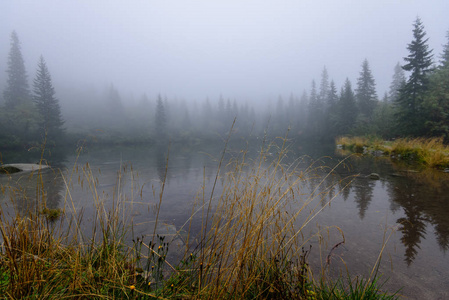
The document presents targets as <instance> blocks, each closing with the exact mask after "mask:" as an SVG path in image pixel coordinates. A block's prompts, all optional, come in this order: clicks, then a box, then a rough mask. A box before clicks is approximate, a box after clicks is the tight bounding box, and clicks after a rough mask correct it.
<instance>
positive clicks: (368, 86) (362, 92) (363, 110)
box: [355, 59, 377, 122]
mask: <svg viewBox="0 0 449 300" xmlns="http://www.w3.org/2000/svg"><path fill="white" fill-rule="evenodd" d="M355 91H356V99H357V104H358V108H359V113H360V114H361V115H362V119H363V120H364V121H365V122H370V121H371V120H372V116H373V112H374V109H375V108H376V105H377V93H376V83H375V81H374V77H373V75H372V73H371V70H370V67H369V63H368V60H367V59H365V60H364V61H363V63H362V71H361V72H360V76H359V78H358V79H357V88H356V90H355Z"/></svg>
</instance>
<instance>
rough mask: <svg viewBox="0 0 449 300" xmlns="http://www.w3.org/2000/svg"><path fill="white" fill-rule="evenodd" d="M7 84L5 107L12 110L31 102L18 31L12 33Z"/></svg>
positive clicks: (4, 94)
mask: <svg viewBox="0 0 449 300" xmlns="http://www.w3.org/2000/svg"><path fill="white" fill-rule="evenodd" d="M6 72H7V74H8V79H7V85H6V88H5V90H4V92H3V97H4V101H5V108H6V109H8V110H12V109H14V108H15V107H17V106H18V105H21V104H27V103H29V102H30V100H31V97H30V90H29V85H28V77H27V74H26V70H25V63H24V61H23V57H22V52H21V50H20V41H19V37H18V36H17V33H16V32H15V31H13V32H12V33H11V48H10V51H9V56H8V68H7V71H6Z"/></svg>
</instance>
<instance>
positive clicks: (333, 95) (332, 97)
mask: <svg viewBox="0 0 449 300" xmlns="http://www.w3.org/2000/svg"><path fill="white" fill-rule="evenodd" d="M337 101H338V95H337V88H336V86H335V82H334V81H333V80H331V83H330V85H329V93H328V95H327V107H328V108H330V109H332V108H333V107H334V106H335V104H336V103H337Z"/></svg>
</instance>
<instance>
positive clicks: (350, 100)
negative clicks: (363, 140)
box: [335, 78, 357, 134]
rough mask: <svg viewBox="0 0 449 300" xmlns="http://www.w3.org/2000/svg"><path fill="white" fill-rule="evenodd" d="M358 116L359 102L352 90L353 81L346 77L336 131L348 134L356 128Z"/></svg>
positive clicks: (338, 105) (338, 110)
mask: <svg viewBox="0 0 449 300" xmlns="http://www.w3.org/2000/svg"><path fill="white" fill-rule="evenodd" d="M356 118H357V103H356V100H355V95H354V92H353V90H352V85H351V81H349V79H348V78H346V81H345V84H344V86H343V88H342V89H341V93H340V99H339V101H338V104H337V110H336V116H335V121H336V131H337V133H338V134H348V133H350V132H351V130H352V129H353V128H354V123H355V121H356Z"/></svg>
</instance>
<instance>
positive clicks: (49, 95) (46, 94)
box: [33, 56, 64, 141]
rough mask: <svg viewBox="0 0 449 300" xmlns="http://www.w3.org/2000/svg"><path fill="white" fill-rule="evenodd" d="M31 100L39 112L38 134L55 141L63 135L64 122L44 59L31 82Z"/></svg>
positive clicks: (40, 61) (41, 59) (41, 58)
mask: <svg viewBox="0 0 449 300" xmlns="http://www.w3.org/2000/svg"><path fill="white" fill-rule="evenodd" d="M33 93H34V95H33V100H34V103H35V104H36V108H37V110H38V112H39V115H40V119H39V121H38V126H39V132H40V134H41V135H42V136H44V135H45V134H46V135H47V139H49V140H51V141H56V140H57V139H60V138H61V137H62V135H63V133H64V130H63V127H62V126H63V124H64V121H63V119H62V115H61V108H60V106H59V102H58V100H57V99H56V98H55V90H54V88H53V84H52V81H51V75H50V72H49V71H48V68H47V65H46V63H45V60H44V58H43V57H42V56H41V57H40V59H39V63H38V67H37V73H36V78H35V79H34V82H33Z"/></svg>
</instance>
